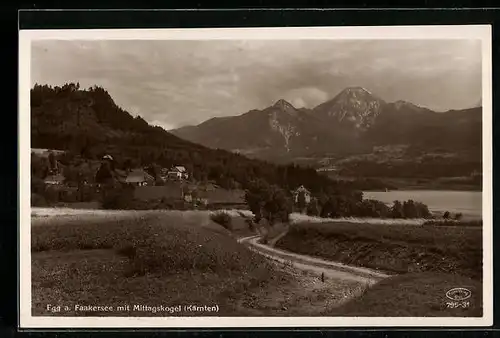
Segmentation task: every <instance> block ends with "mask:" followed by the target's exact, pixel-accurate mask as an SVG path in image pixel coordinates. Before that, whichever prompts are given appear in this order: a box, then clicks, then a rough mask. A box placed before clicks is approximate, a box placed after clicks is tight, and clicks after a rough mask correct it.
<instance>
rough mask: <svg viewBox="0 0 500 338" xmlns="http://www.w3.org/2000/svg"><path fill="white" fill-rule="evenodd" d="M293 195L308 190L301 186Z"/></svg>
mask: <svg viewBox="0 0 500 338" xmlns="http://www.w3.org/2000/svg"><path fill="white" fill-rule="evenodd" d="M294 192H295V193H299V192H309V190H307V189H306V187H304V186H303V185H301V186H300V187H298V188H297V189H295V190H294Z"/></svg>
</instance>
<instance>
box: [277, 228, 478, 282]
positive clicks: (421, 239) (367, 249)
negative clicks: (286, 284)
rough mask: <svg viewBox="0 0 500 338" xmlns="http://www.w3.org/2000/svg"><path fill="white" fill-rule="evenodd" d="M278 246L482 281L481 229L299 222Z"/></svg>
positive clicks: (383, 267)
mask: <svg viewBox="0 0 500 338" xmlns="http://www.w3.org/2000/svg"><path fill="white" fill-rule="evenodd" d="M276 247H278V248H280V249H283V250H289V251H292V252H296V253H300V254H306V255H311V256H318V257H323V258H326V259H330V260H333V261H338V262H342V263H345V264H350V265H354V266H363V267H367V268H372V269H379V270H383V271H387V272H393V273H397V274H400V273H408V272H427V271H433V272H443V273H452V274H459V275H463V276H467V277H471V278H474V279H477V280H480V279H481V276H482V230H481V227H475V228H469V227H459V226H456V227H434V226H412V225H401V224H366V223H341V222H336V223H322V224H314V223H299V224H294V225H293V226H292V227H291V228H290V230H289V232H288V233H287V235H286V236H284V237H283V238H281V239H280V240H279V241H278V242H277V243H276Z"/></svg>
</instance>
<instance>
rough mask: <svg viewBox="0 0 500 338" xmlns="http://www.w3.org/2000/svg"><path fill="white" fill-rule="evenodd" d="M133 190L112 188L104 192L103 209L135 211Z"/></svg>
mask: <svg viewBox="0 0 500 338" xmlns="http://www.w3.org/2000/svg"><path fill="white" fill-rule="evenodd" d="M133 194H134V192H133V189H130V188H125V187H120V188H111V189H108V190H106V191H105V192H104V197H103V201H102V207H103V209H119V210H127V209H135V207H134V204H135V203H134V196H133Z"/></svg>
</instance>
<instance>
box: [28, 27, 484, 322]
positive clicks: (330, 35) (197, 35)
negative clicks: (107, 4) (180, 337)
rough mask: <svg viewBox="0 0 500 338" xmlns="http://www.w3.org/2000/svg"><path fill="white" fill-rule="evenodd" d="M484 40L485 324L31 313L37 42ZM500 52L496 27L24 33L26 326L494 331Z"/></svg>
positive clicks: (412, 319) (468, 320)
mask: <svg viewBox="0 0 500 338" xmlns="http://www.w3.org/2000/svg"><path fill="white" fill-rule="evenodd" d="M43 39H46V40H56V39H57V40H79V39H80V40H223V39H224V40H231V39H246V40H249V39H252V40H295V39H322V40H331V39H334V40H339V39H371V40H374V39H425V40H431V39H479V40H481V41H482V55H483V62H482V73H483V81H482V88H483V98H482V100H483V223H484V226H483V267H484V268H483V270H484V275H483V276H484V277H483V279H484V284H483V312H484V315H483V317H482V318H423V317H418V318H412V317H407V318H399V317H381V318H379V317H235V318H233V317H227V318H226V317H163V318H157V317H154V318H153V317H39V316H37V317H33V316H32V315H31V256H30V252H31V245H30V244H31V240H30V239H31V235H30V230H31V212H30V172H31V171H30V148H31V147H30V144H31V142H30V129H31V128H30V126H31V122H30V99H29V97H30V88H31V81H30V67H31V41H33V40H43ZM491 53H492V46H491V26H490V25H453V26H384V27H378V26H377V27H368V26H366V27H360V26H358V27H294V28H217V29H212V28H210V29H147V30H146V29H144V30H127V29H124V30H122V29H116V30H100V29H95V30H21V31H19V168H20V169H19V170H20V179H19V181H20V183H19V184H20V194H19V196H20V200H19V206H20V215H19V220H20V228H19V233H20V243H19V245H20V248H22V249H21V250H19V252H20V257H19V261H20V266H19V269H20V286H19V287H20V289H19V291H20V292H19V294H20V296H19V297H20V298H19V306H20V316H19V318H20V322H19V325H20V327H21V328H49V327H50V328H87V327H93V328H111V327H123V328H138V327H150V328H162V327H163V328H215V327H231V328H243V327H369V326H371V327H384V326H385V327H409V326H415V327H416V326H447V327H450V326H459V327H461V326H491V325H493V297H492V295H493V273H492V272H493V271H492V269H493V253H492V248H493V246H492V244H493V243H492V235H493V213H492V211H493V205H492V202H493V193H492V140H493V139H492V55H491Z"/></svg>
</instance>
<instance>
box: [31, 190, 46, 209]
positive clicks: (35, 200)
mask: <svg viewBox="0 0 500 338" xmlns="http://www.w3.org/2000/svg"><path fill="white" fill-rule="evenodd" d="M47 205H48V204H47V201H46V200H45V198H44V197H43V196H42V195H39V194H35V193H32V194H31V206H32V207H46V206H47Z"/></svg>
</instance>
